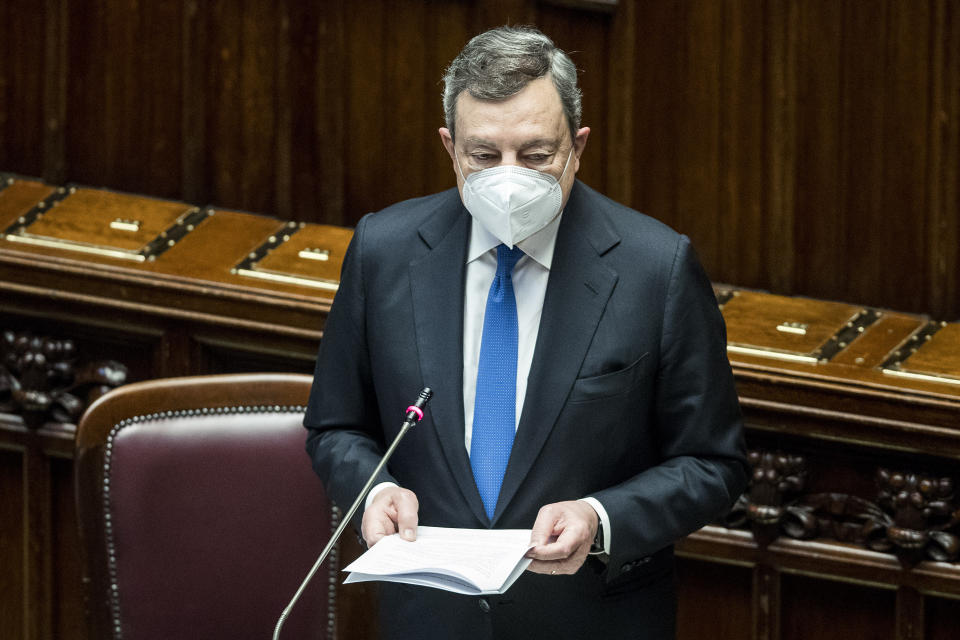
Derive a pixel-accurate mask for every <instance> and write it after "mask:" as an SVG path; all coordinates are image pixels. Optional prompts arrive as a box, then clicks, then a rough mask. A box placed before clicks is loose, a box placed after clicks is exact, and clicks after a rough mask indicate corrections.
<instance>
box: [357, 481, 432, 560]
mask: <svg viewBox="0 0 960 640" xmlns="http://www.w3.org/2000/svg"><path fill="white" fill-rule="evenodd" d="M419 508H420V503H419V502H417V496H416V495H415V494H414V493H413V491H410V490H409V489H403V488H401V487H387V488H385V489H383V490H381V491H380V492H379V493H378V494H377V495H376V496H374V498H373V500H372V501H371V502H370V506H368V507H367V508H366V510H364V512H363V522H362V523H361V526H360V528H361V531H362V533H363V540H364V542H366V543H367V547H372V546H373V545H375V544H377V543H378V542H379V541H380V538H382V537H384V536H389V535H393V534H394V533H397V532H399V533H400V537H402V538H403V539H404V540H410V541H413V540H416V539H417V511H418V510H419Z"/></svg>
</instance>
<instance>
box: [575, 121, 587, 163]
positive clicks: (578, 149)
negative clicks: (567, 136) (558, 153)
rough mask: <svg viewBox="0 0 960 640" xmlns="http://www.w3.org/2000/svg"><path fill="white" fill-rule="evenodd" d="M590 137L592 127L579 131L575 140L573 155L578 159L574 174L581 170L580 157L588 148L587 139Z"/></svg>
mask: <svg viewBox="0 0 960 640" xmlns="http://www.w3.org/2000/svg"><path fill="white" fill-rule="evenodd" d="M589 137H590V127H583V128H582V129H580V130H579V131H577V136H576V137H575V138H574V139H573V155H574V158H575V159H576V162H575V164H574V167H573V170H574V173H576V172H577V171H579V170H580V156H581V155H583V150H584V149H585V148H586V146H587V138H589Z"/></svg>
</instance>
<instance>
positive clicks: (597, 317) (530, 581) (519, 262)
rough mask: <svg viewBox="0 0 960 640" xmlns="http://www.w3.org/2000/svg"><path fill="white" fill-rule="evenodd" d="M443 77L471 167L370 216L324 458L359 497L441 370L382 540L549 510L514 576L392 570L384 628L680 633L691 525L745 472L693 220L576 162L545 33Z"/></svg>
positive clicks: (399, 459)
mask: <svg viewBox="0 0 960 640" xmlns="http://www.w3.org/2000/svg"><path fill="white" fill-rule="evenodd" d="M444 81H445V91H444V109H445V113H446V125H447V126H446V127H444V128H441V129H440V138H441V140H442V142H443V145H444V147H445V148H446V150H447V152H448V153H449V155H450V159H451V162H452V169H453V172H454V175H455V176H456V179H457V189H456V190H454V189H451V190H449V191H446V192H443V193H439V194H436V195H432V196H428V197H425V198H419V199H415V200H410V201H407V202H402V203H399V204H397V205H394V206H392V207H389V208H388V209H385V210H384V211H381V212H379V213H376V214H372V215H369V216H366V217H364V218H363V219H362V220H361V221H360V223H359V224H358V226H357V229H356V233H355V234H354V238H353V241H352V243H351V245H350V249H349V251H348V253H347V256H346V258H345V260H344V265H343V273H342V280H341V286H340V290H339V292H338V293H337V296H336V299H335V301H334V304H333V308H332V309H331V311H330V315H329V318H328V320H327V325H326V332H325V334H324V338H323V342H322V344H321V348H320V355H319V358H318V362H317V369H316V374H315V375H316V377H315V382H314V386H313V391H312V394H311V398H310V403H309V407H308V410H307V414H306V417H305V420H304V422H305V425H306V426H307V428H308V429H309V435H308V438H307V450H308V452H309V454H310V456H311V458H312V461H313V465H314V468H315V470H316V472H317V473H318V474H319V475H320V477H321V478H322V479H323V482H324V484H325V486H326V488H327V491H328V493H329V495H330V496H331V497H332V499H333V500H334V501H335V502H336V503H338V504H340V505H342V506H346V505H349V504H351V503H352V502H353V500H354V499H355V497H356V495H357V494H358V493H359V492H360V490H361V488H362V486H363V484H364V482H365V481H366V479H367V477H368V476H369V474H370V473H371V472H372V471H373V469H374V467H375V466H376V464H377V462H378V460H379V458H380V456H381V455H382V453H383V451H384V448H385V444H389V442H391V441H392V440H393V438H394V436H395V435H396V433H397V431H398V429H399V426H400V422H401V421H402V416H403V410H404V407H406V406H407V405H408V404H410V403H411V401H412V400H413V399H414V398H416V396H417V392H418V391H419V390H420V389H421V388H422V387H425V386H429V387H431V388H432V389H433V390H434V397H433V400H432V401H431V403H430V405H429V406H428V409H427V411H426V412H425V413H426V415H425V417H424V419H423V421H422V422H421V423H420V424H419V425H418V426H417V427H416V428H414V429H412V430H411V431H410V432H409V434H408V435H407V436H406V439H405V440H404V441H403V442H402V444H401V445H400V446H399V447H398V449H397V450H396V452H395V454H394V456H393V458H392V459H391V462H390V464H389V470H388V471H386V472H384V473H383V474H382V475H381V477H380V478H378V484H377V485H376V486H375V487H374V490H373V491H372V492H371V495H370V497H368V499H367V503H366V508H365V509H364V511H363V514H362V519H361V520H360V522H358V523H357V524H358V525H359V527H358V528H359V529H360V531H361V533H362V536H363V538H364V540H365V542H366V544H368V545H373V544H376V543H377V541H378V540H380V539H381V538H382V537H383V536H384V535H390V534H393V533H400V535H402V536H403V537H405V538H408V539H414V538H415V536H416V526H417V524H418V522H419V523H423V524H426V525H433V526H443V527H466V528H484V527H493V528H510V529H519V528H531V527H532V530H533V533H532V542H533V543H535V546H534V548H533V549H532V550H531V552H530V554H529V555H530V557H531V558H533V561H532V563H531V564H530V568H529V571H528V572H526V573H525V574H524V575H523V576H521V577H520V579H519V580H518V581H517V582H516V583H515V584H514V585H513V586H512V587H511V589H510V590H509V591H508V592H507V593H506V594H505V595H503V596H496V597H485V598H475V597H474V598H471V597H467V596H462V595H456V594H451V593H447V592H444V591H441V590H436V589H427V588H418V587H411V586H406V585H396V584H389V583H383V584H381V588H380V616H381V622H380V626H381V632H382V634H383V635H384V636H385V637H389V638H497V639H500V638H551V639H553V638H626V637H629V638H647V639H661V638H670V637H672V636H673V634H674V617H675V615H674V610H675V595H674V590H673V581H672V569H673V555H672V543H673V542H674V541H675V540H677V539H678V538H681V537H683V536H685V535H687V534H688V533H690V532H692V531H695V530H696V529H698V528H699V527H701V526H702V525H704V524H706V523H707V522H709V521H710V520H711V519H713V518H715V517H717V516H718V515H720V514H721V513H723V512H724V511H725V510H726V509H727V508H729V506H730V505H731V504H732V502H733V501H734V500H735V499H736V497H737V496H738V495H739V494H740V493H741V492H742V490H743V488H744V485H745V479H746V476H745V464H744V451H743V443H742V434H741V431H742V428H741V422H740V413H739V406H738V404H737V399H736V394H735V392H734V387H733V380H732V375H731V372H730V367H729V363H728V362H727V359H726V343H725V330H724V326H723V321H722V319H721V317H720V314H719V311H718V308H717V304H716V300H715V298H714V297H713V293H712V290H711V288H710V283H709V281H708V280H707V278H706V276H705V275H704V273H703V271H702V269H701V267H700V266H699V263H698V261H697V259H696V257H695V255H694V253H693V250H692V248H691V247H690V244H689V242H688V240H687V239H686V238H685V237H684V236H681V235H678V234H677V233H675V232H674V231H672V230H670V229H668V228H667V227H666V226H664V225H662V224H660V223H658V222H656V221H654V220H652V219H650V218H647V217H646V216H643V215H642V214H639V213H637V212H635V211H633V210H630V209H628V208H626V207H623V206H621V205H618V204H616V203H614V202H612V201H610V200H608V199H606V198H604V197H603V196H601V195H599V194H598V193H596V192H594V191H593V190H591V189H590V188H588V187H587V186H585V185H584V184H582V183H580V182H577V181H576V180H575V174H576V172H577V170H578V169H579V167H580V158H581V155H582V154H583V150H584V147H585V146H586V142H587V138H588V136H589V134H590V129H588V128H586V127H583V128H581V127H580V92H579V89H578V88H577V84H576V68H575V67H574V66H573V63H572V62H571V61H570V59H569V58H568V57H567V56H566V54H564V53H563V52H562V51H560V50H558V49H557V48H556V47H555V46H554V45H553V43H552V42H551V41H550V40H549V38H547V37H546V36H544V35H543V34H542V33H540V32H539V31H536V30H534V29H529V28H507V27H504V28H500V29H494V30H492V31H489V32H486V33H483V34H481V35H479V36H477V37H475V38H474V39H473V40H471V41H470V42H469V43H468V44H467V46H466V47H465V48H464V50H463V51H462V52H461V53H460V54H459V55H458V56H457V58H456V59H455V60H454V61H453V63H452V64H451V66H450V68H449V69H448V70H447V73H446V76H445V78H444ZM595 634H600V635H595Z"/></svg>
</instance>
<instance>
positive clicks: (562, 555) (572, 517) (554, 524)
mask: <svg viewBox="0 0 960 640" xmlns="http://www.w3.org/2000/svg"><path fill="white" fill-rule="evenodd" d="M599 522H600V518H599V516H598V515H597V512H596V511H594V510H593V507H591V506H590V505H589V504H587V503H586V502H579V501H571V502H556V503H554V504H548V505H546V506H544V507H541V508H540V513H538V514H537V521H536V522H534V523H533V533H532V534H531V536H530V538H531V541H532V542H533V543H534V544H535V545H536V546H535V547H534V548H533V549H531V550H530V551H528V552H527V557H528V558H533V562H531V563H530V566H529V567H527V570H528V571H533V572H535V573H548V574H573V573H576V572H577V570H578V569H580V567H581V566H582V565H583V561H584V560H586V559H587V554H588V553H589V552H590V546H591V545H592V544H593V538H594V536H596V535H597V527H598V526H599Z"/></svg>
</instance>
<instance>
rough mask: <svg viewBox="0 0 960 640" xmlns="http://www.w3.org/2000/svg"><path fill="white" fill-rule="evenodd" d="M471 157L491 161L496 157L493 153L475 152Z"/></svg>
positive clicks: (479, 160)
mask: <svg viewBox="0 0 960 640" xmlns="http://www.w3.org/2000/svg"><path fill="white" fill-rule="evenodd" d="M471 157H472V158H473V159H474V160H476V161H477V162H490V161H491V160H493V159H494V155H493V154H492V153H474V154H473V155H472V156H471Z"/></svg>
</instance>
